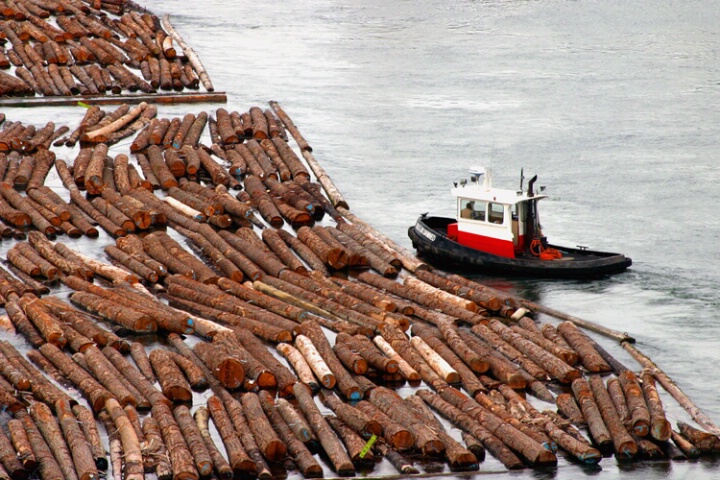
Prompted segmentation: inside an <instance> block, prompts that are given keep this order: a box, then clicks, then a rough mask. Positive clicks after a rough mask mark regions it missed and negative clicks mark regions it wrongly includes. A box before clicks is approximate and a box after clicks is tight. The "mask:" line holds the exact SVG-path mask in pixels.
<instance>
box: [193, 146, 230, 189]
mask: <svg viewBox="0 0 720 480" xmlns="http://www.w3.org/2000/svg"><path fill="white" fill-rule="evenodd" d="M196 152H197V155H198V159H199V160H200V164H201V165H202V167H203V168H204V169H205V171H206V172H207V173H208V174H209V175H210V178H211V180H212V183H213V184H214V185H226V186H227V185H229V183H230V175H229V174H228V173H227V170H225V169H224V168H223V167H222V166H221V165H220V164H219V163H217V162H216V161H215V160H213V158H212V157H211V156H210V154H209V153H208V152H207V151H206V150H205V149H204V148H202V147H201V148H198V149H197V150H196Z"/></svg>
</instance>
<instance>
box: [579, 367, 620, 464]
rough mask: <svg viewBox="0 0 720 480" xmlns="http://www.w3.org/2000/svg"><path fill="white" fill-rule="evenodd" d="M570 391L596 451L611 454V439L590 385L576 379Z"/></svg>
mask: <svg viewBox="0 0 720 480" xmlns="http://www.w3.org/2000/svg"><path fill="white" fill-rule="evenodd" d="M572 390H573V393H574V394H575V398H576V399H577V402H578V404H579V406H580V409H581V410H582V413H583V416H584V417H585V420H587V424H588V430H589V431H590V435H591V436H592V438H593V440H594V442H595V444H596V445H597V446H598V449H599V450H600V451H601V452H603V453H608V452H612V450H613V438H612V435H611V434H610V432H609V431H608V428H607V426H606V425H605V422H604V421H603V418H602V414H601V412H600V409H599V408H598V404H597V403H596V401H595V398H594V395H593V392H592V390H591V388H590V384H589V383H588V381H587V380H585V379H584V378H578V379H577V380H575V381H574V382H573V383H572Z"/></svg>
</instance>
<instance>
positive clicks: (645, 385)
mask: <svg viewBox="0 0 720 480" xmlns="http://www.w3.org/2000/svg"><path fill="white" fill-rule="evenodd" d="M640 378H641V379H642V389H643V394H644V396H645V401H646V402H647V406H648V410H649V411H650V435H651V436H652V438H654V439H655V440H658V441H661V442H664V441H666V440H668V439H669V438H670V431H671V430H672V428H671V426H670V422H668V421H667V418H666V417H665V409H664V408H663V404H662V400H660V395H659V394H658V391H657V386H656V385H655V378H654V377H653V374H652V371H651V370H650V369H644V370H643V371H642V374H641V376H640Z"/></svg>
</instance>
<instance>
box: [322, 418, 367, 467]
mask: <svg viewBox="0 0 720 480" xmlns="http://www.w3.org/2000/svg"><path fill="white" fill-rule="evenodd" d="M325 419H326V420H327V422H328V423H329V424H330V426H331V427H332V429H333V430H335V433H336V434H337V435H338V437H340V439H341V440H342V442H343V444H345V448H346V450H347V452H348V454H349V456H350V458H351V459H352V461H353V463H354V464H355V465H356V466H358V467H360V466H363V465H365V466H368V465H373V464H374V463H375V456H374V455H373V453H372V451H368V450H365V440H363V439H362V438H361V437H360V436H359V435H358V434H357V433H356V432H355V431H354V430H353V429H352V428H350V427H349V426H348V425H347V424H345V423H344V422H343V421H342V420H340V419H339V418H337V417H335V416H332V415H327V416H326V417H325Z"/></svg>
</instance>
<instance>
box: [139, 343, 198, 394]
mask: <svg viewBox="0 0 720 480" xmlns="http://www.w3.org/2000/svg"><path fill="white" fill-rule="evenodd" d="M149 359H150V363H151V364H152V367H153V370H154V371H155V376H156V377H157V379H158V381H159V382H160V388H161V389H162V392H163V395H165V396H166V397H167V398H168V399H170V401H172V402H173V403H180V402H192V391H191V389H190V385H189V384H188V382H187V380H186V379H185V377H184V376H183V374H182V372H181V371H180V369H179V368H178V366H177V365H176V364H175V362H174V361H173V358H172V356H171V355H170V353H169V352H168V351H167V350H163V349H155V350H153V351H152V352H150V356H149Z"/></svg>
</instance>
